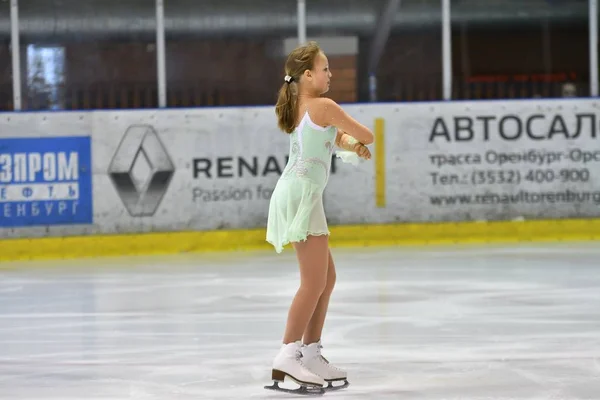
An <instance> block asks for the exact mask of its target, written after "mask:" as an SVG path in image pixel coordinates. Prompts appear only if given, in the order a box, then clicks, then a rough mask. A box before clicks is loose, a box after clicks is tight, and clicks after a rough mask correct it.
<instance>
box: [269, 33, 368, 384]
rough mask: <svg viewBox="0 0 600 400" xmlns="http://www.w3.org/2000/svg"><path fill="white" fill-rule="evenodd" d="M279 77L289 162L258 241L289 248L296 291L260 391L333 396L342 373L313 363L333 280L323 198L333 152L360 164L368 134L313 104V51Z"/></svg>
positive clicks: (334, 107)
mask: <svg viewBox="0 0 600 400" xmlns="http://www.w3.org/2000/svg"><path fill="white" fill-rule="evenodd" d="M285 72H286V76H285V78H284V80H285V82H284V83H283V85H282V87H281V89H280V91H279V99H278V101H277V105H276V114H277V119H278V125H279V128H280V129H281V130H283V131H284V132H286V133H288V134H289V135H290V157H289V161H288V163H287V165H286V167H285V169H284V171H283V173H282V175H281V177H280V178H279V181H278V182H277V185H276V187H275V190H274V191H273V194H272V197H271V201H270V205H269V214H268V223H267V237H266V240H267V242H269V243H271V244H272V245H273V246H274V247H275V250H276V251H277V252H278V253H280V252H281V251H282V250H283V247H284V246H285V245H286V244H288V243H291V244H292V246H293V247H294V249H295V251H296V257H297V259H298V263H299V265H300V287H299V289H298V291H297V293H296V295H295V297H294V299H293V301H292V304H291V307H290V309H289V314H288V320H287V324H286V329H285V334H284V337H283V345H282V346H281V349H280V351H279V354H278V355H277V356H276V357H275V360H274V361H273V370H272V378H273V380H274V381H275V382H274V384H273V386H267V387H266V388H270V389H276V390H284V391H289V390H285V389H281V388H279V386H278V382H282V381H283V380H284V379H285V378H286V377H289V378H291V379H292V380H294V381H296V382H297V383H298V384H300V386H301V388H300V390H301V391H306V390H308V389H315V388H316V389H317V390H319V391H320V392H322V391H323V386H324V385H325V382H328V383H329V386H328V388H340V386H338V387H334V386H333V385H332V382H334V381H344V385H343V386H341V387H345V386H347V385H348V381H347V374H346V372H345V371H343V370H341V369H339V368H336V367H334V366H333V365H332V364H330V363H329V362H328V361H327V360H326V359H325V358H323V357H322V356H321V348H322V346H321V332H322V330H323V324H324V322H325V315H326V314H327V308H328V305H329V298H330V296H331V292H332V290H333V287H334V284H335V279H336V273H335V265H334V262H333V258H332V256H331V252H330V250H329V230H328V227H327V221H326V218H325V212H324V209H323V190H324V189H325V186H326V185H327V181H328V179H329V172H330V167H331V158H332V154H333V150H334V144H335V145H337V146H338V147H339V148H341V149H343V150H345V151H346V152H354V153H355V155H354V157H356V158H357V157H361V158H364V159H367V160H368V159H370V158H371V153H370V151H369V149H368V148H367V147H366V146H365V144H370V143H372V142H373V133H372V132H371V131H370V130H369V129H368V128H367V127H365V126H364V125H362V124H360V123H359V122H357V121H356V120H354V119H353V118H352V117H350V116H349V115H348V114H347V113H346V112H345V111H344V110H343V109H342V108H341V107H340V106H339V105H338V104H336V103H335V102H334V101H332V100H331V99H328V98H324V97H320V96H321V95H322V94H324V93H326V92H327V91H328V90H329V83H330V79H331V77H332V74H331V71H330V70H329V65H328V60H327V57H326V56H325V54H324V53H323V52H322V51H321V49H320V48H319V46H318V45H317V43H315V42H309V43H307V44H306V45H303V46H300V47H298V48H296V49H295V50H293V51H292V52H291V53H290V55H289V56H288V59H287V62H286V64H285ZM302 341H303V343H304V345H303V344H302ZM292 392H295V391H292Z"/></svg>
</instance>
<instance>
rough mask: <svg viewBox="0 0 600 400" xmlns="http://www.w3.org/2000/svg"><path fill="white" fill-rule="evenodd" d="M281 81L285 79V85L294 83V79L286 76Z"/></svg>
mask: <svg viewBox="0 0 600 400" xmlns="http://www.w3.org/2000/svg"><path fill="white" fill-rule="evenodd" d="M283 79H285V81H286V82H287V83H292V82H293V81H294V78H292V77H291V76H289V75H286V76H285V78H283Z"/></svg>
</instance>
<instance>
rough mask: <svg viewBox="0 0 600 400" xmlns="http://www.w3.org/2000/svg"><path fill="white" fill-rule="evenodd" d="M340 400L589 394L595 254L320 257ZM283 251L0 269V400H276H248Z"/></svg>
mask: <svg viewBox="0 0 600 400" xmlns="http://www.w3.org/2000/svg"><path fill="white" fill-rule="evenodd" d="M333 255H334V258H335V261H336V265H337V273H338V281H337V286H336V290H335V291H334V295H333V298H332V303H331V307H330V314H329V317H328V320H327V323H326V326H325V333H324V336H323V344H324V346H325V347H324V355H325V356H326V357H327V358H328V359H329V360H330V361H332V362H333V363H335V364H338V365H339V366H341V367H343V368H346V369H347V370H348V371H349V380H350V383H351V386H350V387H349V388H347V389H346V390H344V391H338V392H329V393H327V394H326V395H325V396H324V397H323V398H339V399H374V400H384V399H390V400H391V399H394V400H396V399H410V400H421V399H465V400H467V399H468V400H483V399H486V400H492V399H494V400H496V399H540V400H542V399H544V400H550V399H553V400H554V399H599V398H600V263H599V260H600V246H598V244H597V243H587V244H560V245H555V244H551V245H543V244H532V245H515V246H503V247H501V246H490V247H457V246H453V247H419V248H412V249H410V248H388V249H334V250H333ZM297 284H298V270H297V266H296V260H295V257H294V254H293V252H292V251H291V250H286V251H285V252H284V254H282V255H277V254H276V253H275V252H252V253H243V252H240V253H235V254H218V255H206V254H193V255H180V256H165V257H131V258H118V259H98V260H81V261H76V260H72V261H57V262H31V263H12V264H11V263H4V264H2V265H0V399H11V400H12V399H27V400H33V399H40V400H50V399H52V400H75V399H77V400H80V399H81V400H83V399H86V400H92V399H160V400H171V399H193V400H201V399H230V400H238V399H278V398H282V399H284V398H285V399H289V398H303V397H300V396H294V395H289V394H280V393H274V392H270V391H267V390H265V389H263V386H264V385H267V384H270V383H271V381H270V379H269V378H270V365H271V361H272V359H273V357H274V356H275V354H276V352H277V351H278V349H279V345H280V341H281V335H282V333H283V329H284V324H285V318H286V316H287V309H288V306H289V304H290V301H291V298H292V296H293V294H294V292H295V289H296V287H297Z"/></svg>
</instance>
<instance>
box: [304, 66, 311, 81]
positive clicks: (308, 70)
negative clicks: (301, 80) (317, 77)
mask: <svg viewBox="0 0 600 400" xmlns="http://www.w3.org/2000/svg"><path fill="white" fill-rule="evenodd" d="M302 75H304V77H305V78H306V79H308V80H309V81H310V80H312V73H311V72H310V69H307V70H305V71H304V73H303V74H302Z"/></svg>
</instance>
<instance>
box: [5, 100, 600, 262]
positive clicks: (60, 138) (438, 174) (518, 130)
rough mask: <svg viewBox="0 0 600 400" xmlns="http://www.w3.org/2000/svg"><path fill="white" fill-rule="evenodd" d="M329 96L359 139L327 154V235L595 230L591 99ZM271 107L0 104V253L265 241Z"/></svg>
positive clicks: (532, 237) (195, 247) (186, 248)
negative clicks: (345, 101)
mask: <svg viewBox="0 0 600 400" xmlns="http://www.w3.org/2000/svg"><path fill="white" fill-rule="evenodd" d="M344 107H345V109H346V110H347V111H348V113H349V114H350V115H352V116H353V117H355V118H356V119H357V120H358V121H360V122H361V123H363V124H365V125H366V126H368V127H370V128H371V129H372V130H373V132H374V133H375V143H374V144H373V145H372V146H370V148H371V151H372V152H373V158H372V160H371V161H366V162H360V163H359V164H358V165H352V164H348V163H343V162H342V161H341V160H340V159H337V158H336V157H335V155H334V154H331V156H332V168H331V174H330V179H329V181H328V185H327V189H326V190H325V193H324V205H325V210H326V215H327V219H328V221H329V223H330V225H331V230H332V232H333V233H334V235H333V237H332V245H333V246H353V245H356V246H377V245H419V244H425V245H426V244H444V243H491V242H499V241H501V242H515V241H537V240H587V239H596V238H597V232H598V223H597V222H596V219H597V218H600V150H597V143H598V140H600V139H599V138H600V120H598V115H600V102H598V101H597V100H596V99H559V100H535V101H475V102H473V101H466V102H436V103H414V104H407V103H403V104H395V103H385V104H353V105H346V106H344ZM274 118H275V117H274V110H273V107H242V108H234V107H230V108H219V107H216V108H206V109H163V110H97V111H89V112H88V111H86V112H83V111H82V112H42V113H27V112H23V113H21V112H20V113H4V114H0V237H1V238H2V240H1V241H0V250H1V251H0V260H12V259H36V258H45V257H46V256H47V257H51V258H54V257H59V258H60V257H78V256H81V257H87V256H101V255H125V254H130V255H135V254H156V253H161V254H165V253H181V252H199V251H229V250H249V249H269V246H268V244H267V243H266V242H265V240H264V238H265V232H264V227H265V225H266V220H267V214H268V207H269V200H270V195H271V193H272V191H273V189H274V187H275V185H276V183H277V180H278V178H279V176H280V175H281V171H282V169H283V167H285V164H286V162H287V161H286V159H287V157H288V156H289V154H288V153H289V151H290V143H289V136H288V135H285V134H283V133H282V132H280V131H279V130H278V129H277V126H276V124H275V120H274ZM326 148H327V149H328V150H329V151H332V150H333V146H331V143H326ZM144 160H145V161H144ZM144 164H146V165H144ZM138 167H139V168H138ZM485 221H503V222H485ZM152 232H154V233H152Z"/></svg>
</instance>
